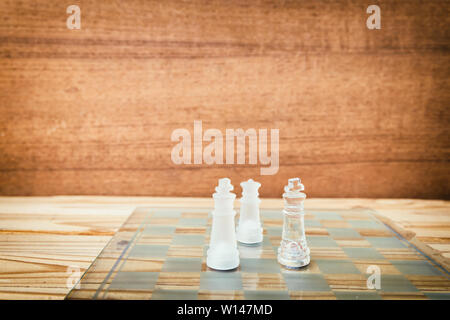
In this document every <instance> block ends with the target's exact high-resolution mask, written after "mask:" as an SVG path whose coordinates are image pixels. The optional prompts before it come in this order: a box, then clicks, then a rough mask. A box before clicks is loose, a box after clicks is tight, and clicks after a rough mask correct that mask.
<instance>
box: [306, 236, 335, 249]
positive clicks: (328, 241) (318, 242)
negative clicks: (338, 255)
mask: <svg viewBox="0 0 450 320" xmlns="http://www.w3.org/2000/svg"><path fill="white" fill-rule="evenodd" d="M306 241H307V243H308V246H310V247H338V244H337V243H336V241H334V239H333V238H331V237H329V236H307V237H306Z"/></svg>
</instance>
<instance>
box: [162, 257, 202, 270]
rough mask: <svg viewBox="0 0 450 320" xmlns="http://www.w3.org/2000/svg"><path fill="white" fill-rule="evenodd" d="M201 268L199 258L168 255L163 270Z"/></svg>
mask: <svg viewBox="0 0 450 320" xmlns="http://www.w3.org/2000/svg"><path fill="white" fill-rule="evenodd" d="M201 268H202V259H201V258H173V257H168V258H167V259H166V261H165V262H164V265H163V268H162V271H164V272H200V271H201Z"/></svg>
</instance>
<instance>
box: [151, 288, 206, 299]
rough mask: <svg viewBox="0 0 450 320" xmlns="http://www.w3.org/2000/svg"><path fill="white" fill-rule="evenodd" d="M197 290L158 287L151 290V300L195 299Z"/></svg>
mask: <svg viewBox="0 0 450 320" xmlns="http://www.w3.org/2000/svg"><path fill="white" fill-rule="evenodd" d="M197 296H198V290H168V289H162V288H158V289H156V290H155V291H153V294H152V300H196V299H197Z"/></svg>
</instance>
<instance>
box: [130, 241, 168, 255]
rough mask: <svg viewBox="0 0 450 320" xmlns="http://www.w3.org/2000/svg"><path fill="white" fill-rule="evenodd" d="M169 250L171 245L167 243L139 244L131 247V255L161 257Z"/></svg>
mask: <svg viewBox="0 0 450 320" xmlns="http://www.w3.org/2000/svg"><path fill="white" fill-rule="evenodd" d="M167 250H169V246H165V245H151V244H137V245H135V246H134V247H133V248H132V249H131V251H130V254H129V257H139V258H161V257H165V256H166V254H167Z"/></svg>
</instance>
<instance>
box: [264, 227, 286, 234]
mask: <svg viewBox="0 0 450 320" xmlns="http://www.w3.org/2000/svg"><path fill="white" fill-rule="evenodd" d="M264 229H265V230H267V234H268V235H269V236H281V234H282V232H283V227H267V228H266V227H265V228H264Z"/></svg>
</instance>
